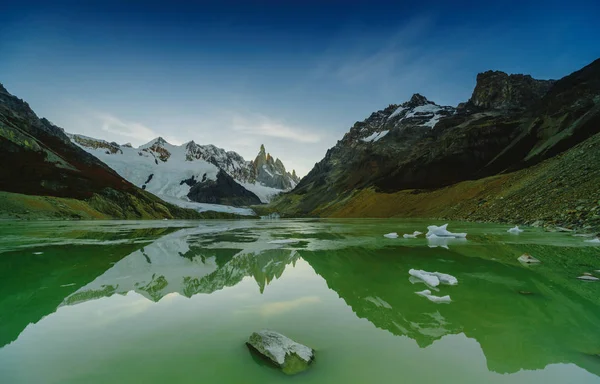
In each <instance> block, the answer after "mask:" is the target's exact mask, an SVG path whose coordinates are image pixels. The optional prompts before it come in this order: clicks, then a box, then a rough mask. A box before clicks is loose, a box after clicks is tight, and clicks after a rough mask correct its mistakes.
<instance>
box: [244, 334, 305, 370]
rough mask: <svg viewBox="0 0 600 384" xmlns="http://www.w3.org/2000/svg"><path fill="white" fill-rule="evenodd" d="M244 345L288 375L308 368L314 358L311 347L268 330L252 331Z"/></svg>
mask: <svg viewBox="0 0 600 384" xmlns="http://www.w3.org/2000/svg"><path fill="white" fill-rule="evenodd" d="M246 345H247V346H248V347H249V348H250V350H251V351H254V352H257V353H259V354H260V355H262V357H264V358H265V359H267V360H269V361H270V362H271V363H273V364H274V365H275V366H277V367H279V368H281V370H282V371H283V373H285V374H288V375H295V374H297V373H300V372H302V371H304V370H306V369H308V367H309V365H310V364H311V363H312V362H313V360H314V358H315V352H314V350H313V349H312V348H310V347H307V346H306V345H302V344H299V343H297V342H295V341H294V340H292V339H290V338H288V337H286V336H284V335H282V334H281V333H278V332H274V331H269V330H262V331H258V332H254V333H253V334H252V335H250V338H249V339H248V341H247V342H246Z"/></svg>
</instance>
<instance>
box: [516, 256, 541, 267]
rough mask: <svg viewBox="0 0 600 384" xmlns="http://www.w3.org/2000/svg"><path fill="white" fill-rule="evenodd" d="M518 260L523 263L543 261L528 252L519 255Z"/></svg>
mask: <svg viewBox="0 0 600 384" xmlns="http://www.w3.org/2000/svg"><path fill="white" fill-rule="evenodd" d="M517 260H519V261H520V262H521V263H523V264H536V263H541V261H539V260H538V259H536V258H535V257H533V256H531V255H528V254H527V253H524V254H522V255H521V256H519V258H518V259H517Z"/></svg>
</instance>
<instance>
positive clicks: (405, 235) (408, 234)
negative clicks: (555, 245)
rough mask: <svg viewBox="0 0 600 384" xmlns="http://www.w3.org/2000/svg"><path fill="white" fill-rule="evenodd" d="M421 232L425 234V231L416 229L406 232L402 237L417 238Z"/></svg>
mask: <svg viewBox="0 0 600 384" xmlns="http://www.w3.org/2000/svg"><path fill="white" fill-rule="evenodd" d="M421 234H423V232H419V231H414V232H413V233H412V234H410V233H405V234H404V235H402V237H404V238H405V239H416V238H417V236H419V235H421Z"/></svg>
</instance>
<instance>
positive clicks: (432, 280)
mask: <svg viewBox="0 0 600 384" xmlns="http://www.w3.org/2000/svg"><path fill="white" fill-rule="evenodd" d="M408 274H409V275H411V276H414V277H416V278H419V279H421V280H423V281H424V282H425V284H427V285H429V286H431V287H437V286H438V285H440V279H439V278H438V277H437V276H435V275H432V274H431V273H429V272H425V271H421V270H418V269H410V270H409V271H408Z"/></svg>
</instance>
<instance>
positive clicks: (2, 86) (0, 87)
mask: <svg viewBox="0 0 600 384" xmlns="http://www.w3.org/2000/svg"><path fill="white" fill-rule="evenodd" d="M0 92H4V93H8V90H7V89H6V88H4V85H2V83H0Z"/></svg>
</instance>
